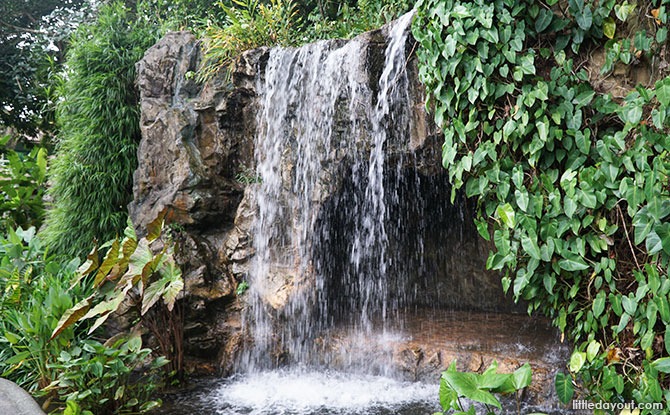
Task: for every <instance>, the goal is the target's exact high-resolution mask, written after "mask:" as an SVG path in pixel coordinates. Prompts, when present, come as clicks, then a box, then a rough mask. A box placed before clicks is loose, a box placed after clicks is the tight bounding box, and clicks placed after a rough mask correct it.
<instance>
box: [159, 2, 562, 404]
mask: <svg viewBox="0 0 670 415" xmlns="http://www.w3.org/2000/svg"><path fill="white" fill-rule="evenodd" d="M411 19H412V13H408V14H406V15H404V16H402V17H401V18H400V19H399V20H397V21H396V22H395V23H394V24H393V26H391V27H390V29H389V30H388V38H387V39H386V41H387V43H386V48H385V52H384V56H382V57H380V59H379V60H380V62H379V63H378V64H377V66H378V67H379V68H378V74H377V76H378V77H377V78H375V79H374V80H373V81H371V79H370V78H372V76H370V77H364V76H361V74H366V73H369V72H370V66H371V62H370V55H369V53H366V52H367V50H366V47H369V43H366V42H365V41H364V40H361V39H360V38H355V39H353V40H351V41H322V42H317V43H313V44H309V45H306V46H303V47H300V48H273V49H271V50H270V51H269V57H268V60H267V63H266V64H265V68H264V70H262V71H259V73H260V75H259V76H258V79H257V81H256V82H257V91H259V97H258V101H259V105H258V113H257V120H256V121H257V136H256V142H255V158H256V164H257V175H258V178H259V180H258V183H257V184H254V185H253V186H255V189H254V192H253V195H254V198H255V202H256V203H257V217H256V222H255V225H254V228H253V244H254V249H255V256H254V258H253V259H252V261H253V262H252V264H251V267H250V272H249V286H250V289H249V292H248V293H247V294H245V297H246V301H247V307H245V312H244V314H243V323H244V327H245V328H246V330H247V331H248V333H249V335H250V338H252V340H253V341H251V342H249V344H248V345H247V347H246V348H245V349H244V350H243V351H242V353H241V354H240V357H239V361H238V362H237V364H236V369H237V370H238V371H239V373H238V374H237V375H235V376H233V377H231V378H229V379H224V380H216V381H207V382H204V383H202V384H200V385H198V384H196V387H195V389H194V390H191V391H189V392H188V393H186V394H184V395H183V397H181V396H177V397H176V398H174V397H173V399H172V401H173V402H172V404H173V405H176V408H178V409H175V410H174V411H173V412H170V410H169V407H168V409H166V410H165V411H164V412H163V413H174V414H176V413H188V412H194V411H197V412H199V413H200V414H226V415H232V414H257V415H265V414H267V415H270V414H272V415H281V414H286V415H288V414H301V415H312V414H313V415H316V414H319V415H323V414H326V415H328V414H331V415H334V414H342V415H345V414H346V415H358V414H360V415H363V414H365V415H383V414H397V415H419V414H421V415H424V414H430V413H433V412H435V411H436V410H438V409H439V407H438V395H437V379H433V380H431V381H430V382H429V383H421V382H407V381H405V380H403V379H402V377H401V376H399V374H398V373H397V370H396V369H394V366H393V364H392V362H391V359H392V358H393V356H392V352H391V348H392V347H393V345H394V344H397V343H399V342H403V341H407V340H411V339H415V338H416V337H417V336H422V335H424V336H433V337H434V338H432V339H427V340H426V341H427V342H433V343H435V344H437V343H439V341H440V340H439V338H438V337H439V336H441V335H442V333H444V330H445V329H444V327H449V324H451V327H452V330H453V333H459V331H460V333H465V331H467V330H469V329H464V328H463V327H459V326H458V325H457V324H455V322H463V321H468V320H469V319H470V317H469V315H468V314H458V315H455V314H451V315H449V316H446V317H445V316H444V315H441V314H440V315H438V314H435V315H433V314H430V315H428V314H425V313H423V312H422V311H421V310H423V309H422V308H419V305H420V306H430V305H433V303H434V302H435V301H436V299H440V298H442V299H443V300H442V301H443V302H444V304H446V305H449V298H453V297H454V293H451V295H450V293H449V290H450V289H453V287H450V286H449V284H448V283H444V282H440V281H438V280H437V277H435V275H437V274H438V272H437V271H436V270H435V268H439V267H441V266H442V267H444V266H445V264H446V263H447V260H445V259H440V258H438V259H431V260H427V259H425V258H428V257H433V258H434V257H436V256H439V252H438V253H437V254H436V252H433V251H431V252H428V249H427V248H426V246H425V241H424V240H425V239H426V238H429V235H433V237H434V235H438V233H439V232H438V231H436V229H437V228H439V229H441V232H442V233H445V234H448V236H449V237H450V238H456V239H458V238H459V237H460V236H459V235H460V234H461V233H462V232H463V229H462V226H461V225H455V224H454V223H457V224H459V223H460V224H462V223H463V222H464V219H463V216H464V213H463V209H462V208H461V207H459V206H456V207H453V206H451V207H450V206H446V205H442V204H441V203H439V202H437V203H436V201H435V200H434V199H433V200H427V199H426V198H425V197H424V195H425V194H427V192H430V191H431V189H432V191H433V192H435V189H438V191H440V192H443V191H444V192H445V193H441V196H440V197H439V198H438V200H446V199H448V193H446V191H448V189H449V188H448V183H447V181H446V179H445V177H444V176H440V177H438V178H430V179H429V178H426V177H424V176H422V175H421V174H419V173H418V169H416V168H414V167H413V166H414V165H415V164H416V163H417V160H415V159H414V158H413V156H411V155H408V154H410V153H411V152H407V151H405V152H401V151H394V149H397V148H401V147H405V148H407V142H408V141H409V135H410V129H411V122H412V120H411V112H410V111H411V110H410V108H411V103H410V92H409V84H410V82H409V80H408V75H407V71H406V65H407V52H408V51H407V50H406V49H407V46H406V45H407V43H408V42H407V37H408V32H409V25H410V22H411ZM372 66H374V65H372ZM373 69H374V68H373ZM390 161H392V162H390ZM429 211H430V212H431V215H432V217H431V218H427V217H426V216H427V214H426V212H429ZM450 218H452V219H450ZM454 218H455V219H454ZM439 238H442V236H439V237H438V239H439ZM440 240H441V239H440ZM438 245H439V244H438ZM400 251H402V252H403V255H399V254H398V252H400ZM455 257H456V258H458V255H456V256H455ZM463 260H466V259H465V258H463ZM268 282H271V283H268ZM282 284H283V286H285V287H289V288H288V289H287V290H288V291H287V292H286V293H284V294H285V297H283V298H281V299H280V300H281V301H279V300H276V299H275V300H273V298H275V297H277V295H278V294H277V289H276V288H277V286H278V285H282ZM473 290H475V291H476V290H477V287H474V288H473ZM427 292H430V293H427ZM457 295H458V293H456V296H457ZM280 297H281V295H280ZM274 302H281V303H282V304H281V305H280V306H276V307H274V306H273V304H274ZM407 310H412V313H413V314H412V315H414V316H415V317H412V318H414V319H418V320H416V321H414V320H412V318H410V317H408V316H409V314H411V313H409V314H408V313H407ZM473 318H475V319H478V318H480V317H478V316H475V317H473ZM430 322H433V323H434V325H431V326H430V327H428V326H426V324H429V323H430ZM439 322H443V323H444V325H442V326H441V327H438V325H439V324H438V323H439ZM431 324H432V323H431ZM478 327H480V328H481V329H482V330H486V326H485V325H482V324H480V325H479V326H478ZM492 327H493V326H492ZM503 327H504V324H503ZM411 330H415V332H411ZM492 330H494V329H492ZM454 335H455V336H458V335H457V334H454ZM476 335H477V334H476V333H475V336H476ZM519 336H521V334H519ZM531 336H532V334H531ZM524 340H525V339H522V338H519V341H520V342H522V341H524ZM333 345H335V346H333ZM338 345H339V346H338ZM459 347H460V346H459ZM463 347H471V346H468V345H465V346H463ZM473 347H474V346H473ZM476 347H478V346H476ZM550 347H551V346H550V345H549V346H547V347H546V348H542V347H540V348H539V349H538V350H534V351H533V353H537V354H543V353H547V351H548V350H549V348H550ZM498 352H501V353H507V352H509V350H499V351H498ZM521 352H523V351H521ZM278 367H280V368H278ZM212 382H213V383H212Z"/></svg>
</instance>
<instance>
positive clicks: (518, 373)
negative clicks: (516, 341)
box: [512, 363, 533, 390]
mask: <svg viewBox="0 0 670 415" xmlns="http://www.w3.org/2000/svg"><path fill="white" fill-rule="evenodd" d="M532 378H533V373H532V370H531V367H530V364H528V363H525V364H524V365H523V366H521V367H520V368H518V369H517V370H515V371H514V373H513V374H512V379H513V382H514V388H515V389H516V390H520V389H523V388H525V387H527V386H528V385H530V383H531V381H532Z"/></svg>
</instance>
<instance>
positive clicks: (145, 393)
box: [0, 228, 166, 415]
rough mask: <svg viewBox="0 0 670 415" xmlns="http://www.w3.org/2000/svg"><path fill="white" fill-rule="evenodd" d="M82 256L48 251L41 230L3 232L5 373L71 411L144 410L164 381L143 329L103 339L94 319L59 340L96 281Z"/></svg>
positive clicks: (0, 286)
mask: <svg viewBox="0 0 670 415" xmlns="http://www.w3.org/2000/svg"><path fill="white" fill-rule="evenodd" d="M78 265H79V260H78V259H74V260H72V261H70V262H68V263H61V262H59V261H57V260H56V259H55V258H54V257H53V256H50V255H47V254H46V252H45V246H44V244H43V243H42V242H41V241H40V239H39V237H38V236H36V235H35V229H34V228H30V229H28V230H23V229H21V228H18V229H17V230H16V231H14V230H12V229H10V230H9V231H8V234H7V236H6V237H3V238H1V239H0V376H2V377H4V378H8V379H10V380H12V381H14V382H16V383H18V384H19V385H21V386H22V387H24V388H25V389H27V390H28V391H29V392H31V393H32V394H33V395H35V396H37V397H39V398H41V399H43V400H44V401H45V404H44V406H45V407H49V408H51V409H52V410H54V411H65V413H66V414H74V413H81V414H92V413H95V414H97V415H103V414H111V413H126V412H129V411H132V412H133V413H137V412H138V411H139V412H144V411H147V410H149V409H151V408H152V407H155V406H156V405H158V404H159V402H157V401H152V400H150V399H149V396H150V394H151V393H152V392H153V391H154V390H155V389H156V388H157V387H158V385H160V383H161V380H160V378H159V376H158V372H157V369H158V368H159V367H161V366H163V365H165V364H166V360H165V359H164V358H160V357H159V358H156V359H152V358H151V357H150V354H151V350H149V349H143V348H142V347H141V339H140V338H139V336H137V335H135V334H130V335H125V336H119V337H116V338H114V339H111V340H110V341H108V342H107V343H106V344H104V345H102V344H100V343H99V342H97V341H95V340H94V336H96V335H97V334H98V333H90V334H87V331H88V326H87V325H79V326H75V325H71V326H70V327H67V328H65V329H63V330H61V332H60V333H59V336H58V337H57V338H53V339H52V334H53V331H54V330H55V329H56V328H57V325H58V323H59V320H58V316H61V315H63V314H64V313H66V312H67V310H69V309H70V308H72V307H73V306H74V305H75V304H76V303H77V302H79V301H81V300H82V299H83V298H87V297H88V296H89V295H90V293H91V289H90V284H88V283H86V281H85V280H84V281H79V282H78V283H77V284H72V282H73V280H74V277H75V276H76V275H77V269H78Z"/></svg>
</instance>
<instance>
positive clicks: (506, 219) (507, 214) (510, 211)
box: [496, 203, 516, 228]
mask: <svg viewBox="0 0 670 415" xmlns="http://www.w3.org/2000/svg"><path fill="white" fill-rule="evenodd" d="M496 215H497V216H498V218H500V220H501V221H502V222H503V223H504V224H505V225H506V226H507V227H508V228H513V227H514V225H515V224H516V222H515V219H514V208H513V207H512V205H510V204H509V203H505V204H504V205H498V207H497V208H496Z"/></svg>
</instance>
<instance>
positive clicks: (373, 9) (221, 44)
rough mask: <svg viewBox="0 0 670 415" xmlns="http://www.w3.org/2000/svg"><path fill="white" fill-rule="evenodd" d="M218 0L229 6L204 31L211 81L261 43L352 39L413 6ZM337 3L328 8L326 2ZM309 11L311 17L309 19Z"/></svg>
mask: <svg viewBox="0 0 670 415" xmlns="http://www.w3.org/2000/svg"><path fill="white" fill-rule="evenodd" d="M232 3H233V4H232V5H229V4H228V2H224V1H219V3H218V4H219V7H220V8H221V9H222V10H223V11H224V16H225V18H224V22H223V24H222V25H216V24H212V25H210V26H209V27H208V28H207V29H206V30H205V54H204V59H203V64H202V66H201V69H200V71H199V73H198V77H199V79H200V80H201V81H202V80H207V79H209V78H211V77H213V76H214V75H215V74H217V73H218V72H219V71H220V70H226V71H227V70H228V69H229V68H230V67H231V65H232V63H233V62H234V60H235V59H236V58H237V56H239V54H240V53H241V52H243V51H245V50H249V49H254V48H257V47H260V46H298V45H300V44H304V43H308V42H313V41H315V40H319V39H331V38H350V37H352V36H355V35H357V34H360V33H362V32H365V31H366V30H372V29H375V28H378V27H380V26H382V25H383V24H385V23H388V22H389V21H391V20H392V19H394V18H397V17H398V16H400V15H401V14H402V13H404V12H407V11H409V10H410V9H411V4H412V2H411V1H409V0H359V1H358V2H356V3H355V4H356V5H355V6H351V5H349V2H346V1H342V2H339V1H335V2H319V4H320V5H319V7H314V5H313V4H310V2H306V3H302V2H300V3H299V2H295V1H293V0H270V2H269V3H268V4H264V3H263V2H261V1H259V0H232ZM321 3H329V4H330V5H337V9H336V12H335V13H329V12H327V11H326V10H325V9H327V8H328V7H327V6H326V5H325V4H321ZM305 16H307V18H306V19H305Z"/></svg>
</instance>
